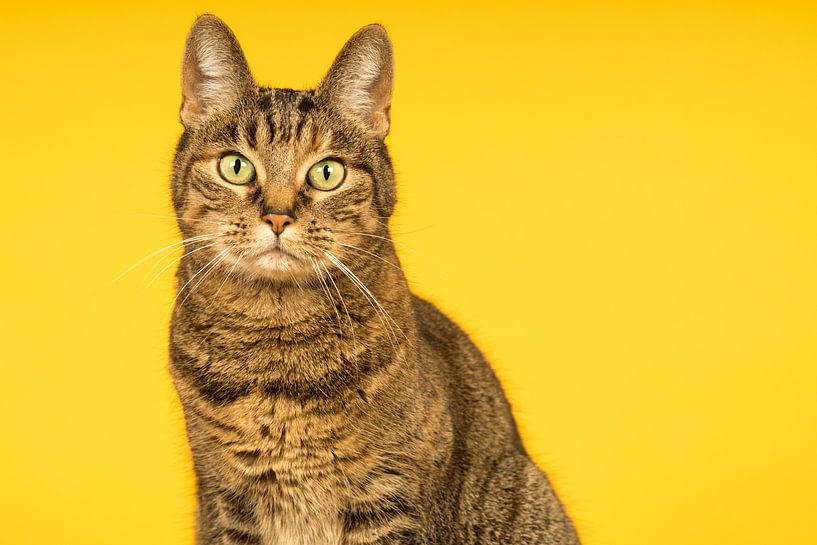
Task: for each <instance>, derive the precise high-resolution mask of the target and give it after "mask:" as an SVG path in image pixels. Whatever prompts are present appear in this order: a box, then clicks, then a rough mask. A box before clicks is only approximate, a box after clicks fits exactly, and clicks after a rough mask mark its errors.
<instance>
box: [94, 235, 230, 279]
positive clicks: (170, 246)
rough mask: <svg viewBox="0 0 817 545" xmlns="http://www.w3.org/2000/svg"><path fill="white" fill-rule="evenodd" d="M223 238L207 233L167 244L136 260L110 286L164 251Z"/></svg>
mask: <svg viewBox="0 0 817 545" xmlns="http://www.w3.org/2000/svg"><path fill="white" fill-rule="evenodd" d="M223 236H226V235H225V234H224V233H208V234H204V235H196V236H194V237H190V238H186V239H183V240H179V241H177V242H174V243H172V244H168V245H167V246H164V247H162V248H159V249H158V250H155V251H153V252H151V253H149V254H148V255H146V256H145V257H143V258H142V259H140V260H138V261H137V262H136V263H134V264H133V265H131V266H130V267H128V268H127V269H125V270H124V271H122V272H121V273H119V274H118V275H117V276H116V277H115V278H114V279H113V280H111V282H110V284H114V283H115V282H118V281H119V280H120V279H122V277H124V276H125V275H126V274H128V273H129V272H131V271H132V270H134V269H135V268H136V267H138V266H139V265H141V264H142V263H144V262H145V261H147V260H149V259H150V258H152V257H154V256H156V255H158V254H160V253H162V252H166V251H168V250H170V249H173V248H176V247H177V246H182V245H184V244H186V243H188V242H199V241H203V240H210V239H214V238H219V237H223ZM110 284H109V285H110Z"/></svg>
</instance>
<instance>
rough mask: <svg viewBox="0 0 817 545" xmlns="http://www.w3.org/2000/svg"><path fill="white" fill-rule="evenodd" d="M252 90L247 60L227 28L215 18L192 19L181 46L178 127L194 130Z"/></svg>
mask: <svg viewBox="0 0 817 545" xmlns="http://www.w3.org/2000/svg"><path fill="white" fill-rule="evenodd" d="M255 90H256V86H255V81H254V80H253V77H252V74H251V73H250V68H249V66H248V65H247V60H246V59H245V58H244V53H242V51H241V46H240V45H238V40H236V39H235V35H233V33H232V31H231V30H230V28H229V27H228V26H227V25H226V24H224V21H222V20H221V19H219V18H218V17H216V16H215V15H202V16H201V17H199V18H198V19H196V22H195V23H193V27H192V28H191V29H190V34H188V35H187V42H186V43H185V45H184V58H183V60H182V107H181V110H180V112H179V113H180V117H181V121H182V124H183V125H184V126H185V127H186V128H194V127H197V126H199V125H200V124H201V123H202V121H203V120H204V118H206V117H207V116H208V115H210V114H211V113H213V112H214V111H217V110H220V109H224V108H228V107H230V106H232V105H234V104H235V102H236V101H237V100H238V99H239V98H240V97H241V96H244V95H246V94H250V93H253V92H254V91H255Z"/></svg>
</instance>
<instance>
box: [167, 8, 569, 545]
mask: <svg viewBox="0 0 817 545" xmlns="http://www.w3.org/2000/svg"><path fill="white" fill-rule="evenodd" d="M208 52H209V53H208ZM208 54H209V57H208ZM390 54H391V52H390V48H388V41H387V39H386V38H385V33H383V31H382V29H380V28H379V27H367V28H366V29H364V30H363V31H361V32H359V33H358V34H357V35H356V36H355V37H354V38H353V39H352V40H350V42H349V44H347V46H346V48H344V51H343V52H341V55H340V56H339V57H338V60H336V63H335V65H333V69H332V70H331V71H330V74H329V76H327V79H325V80H324V83H322V85H321V86H320V87H319V88H318V89H317V90H315V91H291V90H270V89H265V88H261V89H259V88H257V87H255V86H254V84H252V85H250V84H251V83H252V80H251V77H250V79H249V80H242V78H244V75H243V74H242V73H241V71H242V70H244V69H245V68H246V63H244V61H243V56H240V55H241V53H240V49H238V46H237V43H236V42H235V40H234V38H233V37H232V35H231V34H230V33H229V30H227V29H226V27H225V26H224V25H223V23H221V22H220V21H218V20H217V19H215V18H213V17H204V18H202V19H200V20H199V21H198V22H197V23H196V25H195V26H194V29H193V31H192V32H191V37H190V38H189V40H188V47H187V52H186V55H185V70H187V71H188V72H187V73H186V75H185V78H187V79H186V80H184V84H185V105H184V106H183V110H182V119H183V121H184V122H185V127H186V129H187V130H186V132H185V136H184V137H183V138H182V140H181V142H180V144H179V148H178V150H177V157H176V163H175V169H174V184H173V193H174V204H175V206H176V210H177V213H178V216H179V218H180V228H181V229H182V231H183V233H184V234H185V236H187V237H188V240H190V242H189V243H188V248H187V253H186V255H185V257H184V259H183V260H182V264H181V266H180V268H179V272H178V281H179V287H180V293H179V297H178V299H177V304H176V308H175V311H174V315H173V322H172V327H171V372H172V374H173V377H174V381H175V384H176V386H177V389H178V391H179V395H180V399H181V401H182V405H183V407H184V410H185V416H186V421H187V428H188V435H189V439H190V444H191V447H192V451H193V456H194V466H195V470H196V476H197V484H198V505H199V513H198V527H197V542H198V543H199V544H200V545H211V544H222V543H223V544H230V543H253V544H255V543H257V544H264V545H357V544H361V545H362V544H369V543H372V544H374V543H379V544H418V545H419V544H429V545H432V544H433V545H437V544H452V545H453V544H475V545H476V544H514V545H517V544H518V545H522V544H525V545H527V544H574V543H578V540H577V538H576V535H575V532H574V530H573V527H572V525H571V523H570V521H569V519H568V518H567V517H566V515H565V514H564V512H563V510H562V507H561V505H560V503H559V501H558V499H557V498H556V496H555V495H554V493H553V491H552V489H551V487H550V485H549V483H548V481H547V479H546V478H545V476H544V474H543V473H542V472H541V471H540V470H539V469H538V468H536V467H535V465H534V464H533V463H532V462H531V461H530V459H529V458H528V456H527V454H526V453H525V450H524V448H523V446H522V444H521V441H520V439H519V436H518V434H517V431H516V427H515V424H514V421H513V418H512V416H511V413H510V409H509V406H508V403H507V401H506V399H505V396H504V394H503V393H502V389H501V387H500V386H499V383H498V382H497V380H496V378H495V376H494V374H493V372H492V371H491V369H490V367H489V366H488V364H487V363H486V362H485V360H484V358H483V357H482V355H481V354H480V352H479V351H478V349H477V348H476V347H475V346H474V345H473V344H472V343H471V341H470V340H469V339H468V337H467V336H466V335H465V334H464V333H463V332H462V331H461V330H460V329H459V328H458V327H457V326H456V325H454V324H453V323H452V322H451V321H450V320H449V319H447V318H446V317H445V316H444V315H443V314H441V313H440V312H439V311H438V310H437V309H436V308H434V307H433V306H432V305H431V304H429V303H427V302H425V301H423V300H421V299H419V298H417V297H415V296H413V295H412V294H411V293H410V291H409V289H408V286H407V284H406V280H405V277H404V275H403V272H402V270H401V269H400V268H399V262H398V260H397V256H396V254H395V251H394V246H393V244H392V243H391V240H390V237H389V233H388V228H387V226H386V225H385V224H384V223H383V221H382V219H384V218H387V217H388V216H389V215H390V214H391V210H392V207H393V205H394V190H393V180H392V173H391V167H390V162H389V158H388V154H387V151H386V148H385V145H384V144H383V141H382V140H383V137H384V136H385V132H386V131H387V130H388V100H387V99H388V97H389V96H390V91H391V72H390V70H391V58H390ZM377 55H380V57H379V60H378V59H374V57H375V56H377ZM214 59H215V60H214ZM367 60H368V61H370V64H372V63H373V64H374V65H376V68H378V70H369V71H368V72H367V71H366V66H360V65H359V62H364V64H365V61H367ZM197 63H198V64H197ZM242 63H243V65H242ZM219 64H224V65H227V66H232V67H237V68H238V70H237V71H236V72H235V73H232V72H230V71H229V70H222V71H220V72H219V70H217V68H218V65H219ZM202 65H204V66H202ZM190 72H193V74H192V75H191V74H190ZM358 72H359V73H363V74H364V76H365V74H368V77H369V80H368V84H367V85H366V86H365V87H363V88H360V87H359V88H354V82H351V83H350V81H351V77H350V74H351V75H352V76H353V75H354V74H355V73H358ZM219 74H221V75H220V76H219ZM224 74H228V75H227V76H224ZM246 74H247V75H248V74H249V72H248V71H247V72H246ZM373 74H374V75H373ZM378 74H380V75H381V76H383V74H385V76H386V77H387V80H388V81H386V82H385V83H384V82H383V79H382V78H378ZM364 76H361V81H363V82H364V83H366V80H365V77H364ZM218 77H222V78H225V80H224V81H223V82H222V83H223V85H222V87H220V88H219V87H218V85H217V84H218V83H219V81H218ZM248 77H249V76H248ZM191 78H192V83H191ZM327 82H328V83H327ZM344 85H347V86H352V88H351V90H350V89H349V88H347V89H346V91H349V92H343V86H344ZM214 89H215V90H216V91H217V94H213V95H212V96H218V97H219V100H220V101H221V102H220V104H219V106H217V107H216V106H213V103H212V102H211V103H210V104H208V97H207V93H208V92H209V93H216V91H214ZM383 89H387V91H388V92H382V90H383ZM378 90H380V91H378ZM363 95H366V97H368V101H367V102H365V104H364V103H362V102H361V103H358V106H360V105H361V104H363V105H364V106H366V108H367V109H366V111H365V115H363V116H362V117H356V116H358V115H359V114H360V111H361V110H360V109H357V110H355V109H354V108H353V107H351V106H350V104H352V105H354V104H353V103H354V100H355V99H360V97H361V96H363ZM384 97H385V99H384ZM210 100H212V99H210ZM344 100H345V101H346V102H344ZM350 101H351V102H350ZM344 104H345V106H344ZM345 108H346V109H345ZM378 108H379V109H378ZM384 109H385V112H384ZM355 119H358V120H359V121H360V123H358V124H357V125H356V123H354V122H353V120H355ZM232 150H237V151H240V152H241V154H242V156H243V157H244V158H248V160H251V161H253V162H254V163H255V167H254V169H255V170H254V175H255V178H253V180H254V181H253V182H252V184H250V183H246V184H245V183H244V182H243V181H242V182H241V185H238V182H236V181H233V182H232V185H229V184H228V182H227V180H228V179H229V180H233V179H234V177H231V176H232V174H230V173H229V172H228V173H227V174H228V175H229V176H227V178H225V177H224V173H223V172H222V174H221V178H218V172H216V171H214V170H213V169H212V168H211V166H212V161H216V162H218V160H219V157H222V156H223V154H224V153H227V152H230V151H232ZM327 150H328V151H327ZM327 154H328V156H331V157H336V158H338V159H339V160H340V159H343V161H342V164H344V165H346V166H345V171H344V172H345V176H346V178H344V180H343V181H342V182H341V183H342V184H343V187H342V189H341V186H340V185H338V186H336V187H335V188H332V189H331V190H322V192H321V193H316V192H315V191H314V188H312V189H310V188H308V187H306V186H305V185H304V184H303V173H304V172H305V170H304V169H305V168H306V167H304V165H306V166H307V167H308V166H309V165H311V164H313V163H314V162H315V161H316V160H318V159H320V158H322V157H326V156H327ZM230 157H232V156H230ZM230 164H231V165H235V175H236V176H237V175H238V173H239V170H240V168H243V167H241V164H240V161H239V162H233V163H230ZM333 165H334V163H333ZM215 168H216V169H218V168H219V167H218V166H216V167H215ZM231 168H232V167H231ZM337 168H340V167H337ZM214 172H215V177H214V176H213V174H214ZM319 172H324V171H319ZM326 172H327V173H328V172H329V171H328V170H327V171H326ZM222 178H223V179H222ZM235 179H236V180H238V178H235ZM327 179H328V174H327ZM233 185H235V187H233ZM333 192H334V193H333ZM253 211H254V212H253ZM265 212H267V214H264V213H265ZM283 212H286V213H283ZM253 214H255V217H253ZM262 216H263V218H266V219H262ZM282 218H289V219H282ZM265 222H266V223H265ZM282 222H283V223H282ZM266 224H269V225H266ZM214 225H216V226H218V227H213V226H214ZM269 226H271V228H272V230H273V231H274V232H275V233H276V236H277V238H275V239H273V246H274V245H275V244H277V245H278V247H279V248H280V249H279V250H276V251H270V252H267V251H259V250H258V249H259V248H262V250H263V240H262V239H263V237H267V236H268V234H267V233H265V232H262V231H263V229H265V228H266V229H269V228H270V227H269ZM286 229H289V231H286ZM282 233H283V234H287V233H288V235H287V236H286V237H285V236H282ZM287 237H289V238H287ZM296 237H297V238H296ZM214 241H215V242H214ZM287 241H290V242H287ZM341 241H343V242H341ZM208 245H209V246H208ZM205 254H206V255H205ZM302 265H303V266H302Z"/></svg>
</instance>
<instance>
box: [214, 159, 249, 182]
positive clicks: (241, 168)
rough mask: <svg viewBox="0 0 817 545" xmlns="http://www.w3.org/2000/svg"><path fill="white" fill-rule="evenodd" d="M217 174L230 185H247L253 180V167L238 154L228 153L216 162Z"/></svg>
mask: <svg viewBox="0 0 817 545" xmlns="http://www.w3.org/2000/svg"><path fill="white" fill-rule="evenodd" d="M218 172H219V174H221V177H222V178H224V179H225V180H227V181H228V182H230V183H231V184H238V185H243V184H248V183H250V182H251V181H253V180H254V179H255V167H254V166H253V164H252V163H250V161H249V160H248V159H247V158H246V157H244V156H243V155H240V154H238V153H229V154H227V155H225V156H224V157H222V158H221V160H220V161H219V162H218Z"/></svg>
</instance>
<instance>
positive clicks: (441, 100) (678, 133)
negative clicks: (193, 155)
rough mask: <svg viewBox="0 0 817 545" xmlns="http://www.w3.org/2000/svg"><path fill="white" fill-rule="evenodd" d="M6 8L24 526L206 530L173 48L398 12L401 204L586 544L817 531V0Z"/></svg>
mask: <svg viewBox="0 0 817 545" xmlns="http://www.w3.org/2000/svg"><path fill="white" fill-rule="evenodd" d="M18 4H20V6H18V7H16V8H14V9H10V8H9V7H8V6H5V7H4V8H3V15H2V32H0V42H2V57H0V73H1V74H2V86H0V104H2V116H1V117H2V125H3V126H2V131H0V132H1V133H2V134H1V135H0V138H1V139H2V146H1V147H0V150H2V153H3V160H2V165H3V167H2V192H0V195H1V198H2V215H1V216H0V222H1V224H0V232H2V253H0V256H2V258H1V259H2V265H0V291H1V293H0V295H1V296H2V299H0V300H1V301H2V307H1V308H2V311H0V312H1V314H0V319H1V320H2V322H0V327H1V329H0V331H2V339H1V340H2V343H1V344H0V357H1V358H2V365H0V388H1V389H2V391H1V392H0V414H2V423H3V432H2V438H3V439H2V445H0V447H1V448H0V542H2V543H3V544H6V543H8V544H15V545H17V544H46V543H60V544H83V545H88V544H107V545H110V544H123V545H124V544H140V545H144V544H189V543H191V540H192V527H193V518H192V515H193V508H194V506H193V485H192V479H191V471H190V463H189V460H188V451H187V446H186V442H185V437H184V434H183V427H182V417H181V412H180V409H179V407H178V404H177V401H176V398H175V392H174V391H173V389H172V386H171V384H170V380H169V378H168V375H167V372H166V370H165V366H166V342H167V339H166V329H167V320H168V313H169V310H170V304H171V299H172V296H171V290H172V270H173V268H172V267H170V268H168V269H166V270H165V271H164V272H162V273H161V274H160V275H159V276H158V278H157V279H156V281H155V282H153V283H151V278H153V277H154V276H155V275H156V273H157V272H159V271H161V269H162V267H163V266H165V264H169V263H171V262H172V259H171V258H172V257H176V256H177V253H174V254H171V255H170V256H169V257H168V258H167V259H165V260H164V261H162V260H160V259H151V260H148V261H147V262H146V263H145V264H143V265H140V266H139V267H137V268H135V269H134V270H133V271H131V272H129V273H128V274H127V275H125V276H124V277H123V278H121V279H120V280H117V281H115V282H112V280H113V279H114V278H115V277H116V276H117V275H118V274H119V273H120V272H121V271H122V270H123V269H126V268H127V267H128V266H129V265H131V264H132V263H134V262H135V261H137V260H138V259H139V258H141V257H142V256H144V255H146V254H149V253H150V252H151V251H152V250H154V249H156V248H159V247H161V246H164V245H165V244H169V243H171V242H173V241H175V240H177V234H176V232H175V230H174V226H173V221H172V220H170V219H167V218H162V217H156V216H166V215H170V214H171V213H172V210H171V208H170V205H169V197H168V175H169V168H170V164H171V158H172V149H173V146H174V144H175V141H176V139H177V137H178V135H179V133H180V126H179V125H178V123H177V111H178V106H179V102H180V93H179V75H178V73H179V64H180V57H181V50H182V44H183V40H184V37H185V34H186V32H187V30H188V28H189V25H190V24H191V23H192V21H193V19H194V17H195V16H196V15H197V14H198V13H201V12H205V11H210V12H214V13H216V14H219V15H220V16H222V17H223V18H224V19H225V20H226V21H227V22H228V24H230V25H231V26H232V28H233V29H234V31H235V32H236V33H237V35H238V37H239V39H240V40H241V42H242V44H243V46H244V49H245V51H246V53H247V56H248V58H249V61H250V65H251V66H252V68H253V70H254V72H255V74H256V76H257V78H258V80H259V81H261V82H263V83H267V84H271V85H276V86H287V87H304V86H311V85H314V84H315V83H317V81H318V80H319V79H320V77H321V76H322V75H323V73H324V71H325V70H326V69H327V68H328V66H329V63H330V62H331V60H332V58H333V57H334V55H335V54H336V52H337V51H338V49H339V48H340V47H341V45H342V44H343V42H344V41H345V39H346V38H347V37H348V36H349V35H351V34H352V32H354V31H355V30H356V29H357V28H358V27H359V26H362V25H363V24H365V23H369V22H372V21H379V22H381V23H383V24H385V25H386V27H387V28H388V31H389V33H390V35H391V37H392V39H393V41H394V44H395V56H396V65H397V69H396V92H395V97H394V102H393V109H392V112H393V117H392V120H393V128H392V134H391V135H390V136H389V143H390V145H391V149H392V152H393V156H394V162H395V166H396V171H397V174H398V186H399V194H400V204H399V207H398V211H397V215H396V218H395V220H394V222H393V225H394V230H395V232H396V237H397V239H398V241H399V243H400V248H401V257H402V258H403V261H404V264H405V268H406V270H407V273H408V275H409V277H410V279H411V282H412V285H413V286H414V288H415V289H416V290H417V291H418V292H419V293H421V294H424V295H426V296H428V297H430V298H431V299H432V300H434V301H435V302H437V303H438V304H439V305H440V306H441V307H442V308H443V309H445V310H446V311H447V312H449V313H450V314H451V315H452V316H453V317H455V318H456V319H457V320H458V321H459V322H460V323H461V324H463V326H464V327H465V328H466V329H467V330H468V331H469V332H470V333H471V334H472V335H473V336H474V338H475V339H476V341H477V342H478V343H479V344H480V346H482V347H483V348H484V349H485V351H486V352H487V354H488V355H489V357H490V358H491V360H492V361H493V363H494V366H495V368H496V369H497V372H498V373H499V375H500V377H501V378H502V379H503V381H504V384H505V385H506V388H507V391H508V393H509V395H510V397H511V399H512V401H513V404H514V407H515V412H516V415H517V417H518V419H519V420H520V424H521V427H522V430H523V433H524V436H525V439H526V442H527V445H528V446H529V448H530V451H531V453H532V455H533V456H534V457H535V459H536V460H537V461H538V462H539V463H540V464H541V465H542V466H543V467H544V468H546V469H547V470H548V471H549V472H550V474H551V476H552V478H553V480H554V482H555V483H556V485H557V488H558V490H559V492H560V494H561V496H562V498H563V499H564V501H565V502H566V504H567V506H568V509H569V511H570V513H571V514H572V515H573V517H574V518H575V520H576V523H577V525H578V528H579V529H580V531H581V534H582V536H583V538H584V541H585V543H586V544H587V545H639V544H644V545H647V544H650V545H654V544H662V545H674V544H679V545H681V544H684V545H688V544H736V545H737V544H740V545H751V544H768V543H785V544H787V545H800V544H802V545H807V544H808V545H813V544H814V543H817V492H815V491H817V401H816V400H815V391H817V342H815V341H817V338H816V336H815V332H817V287H815V286H817V214H816V212H817V158H816V157H815V151H817V8H814V7H813V6H812V7H808V6H807V5H803V6H798V5H796V4H785V5H784V4H781V3H780V2H771V1H770V2H767V3H765V4H761V3H751V2H741V3H739V2H723V1H722V2H714V3H713V2H706V3H699V4H696V3H690V2H683V3H680V2H679V3H677V4H663V5H661V6H657V5H650V4H646V3H625V2H617V3H584V2H582V3H573V2H565V3H560V4H536V5H524V4H518V3H514V2H501V3H499V4H498V5H494V6H488V5H472V4H467V3H462V4H460V5H456V6H455V5H444V4H442V3H440V2H433V3H427V4H417V3H415V4H414V5H413V6H411V7H409V6H408V4H406V5H404V6H396V5H386V4H387V3H386V2H378V3H374V2H371V3H350V2H345V1H341V2H308V3H307V2H303V3H301V2H240V1H237V0H236V1H230V2H221V3H219V2H207V1H205V2H199V3H195V2H189V3H185V4H182V3H171V2H161V3H160V2H147V3H143V4H141V5H131V6H124V5H120V6H115V5H113V6H112V5H104V4H102V3H100V4H99V5H92V4H74V5H72V6H71V7H66V6H65V5H63V4H61V3H54V4H53V5H40V4H37V3H34V2H19V3H18Z"/></svg>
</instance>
